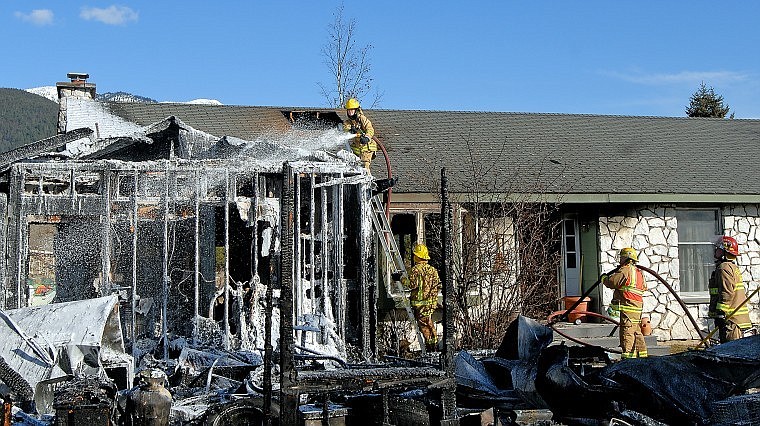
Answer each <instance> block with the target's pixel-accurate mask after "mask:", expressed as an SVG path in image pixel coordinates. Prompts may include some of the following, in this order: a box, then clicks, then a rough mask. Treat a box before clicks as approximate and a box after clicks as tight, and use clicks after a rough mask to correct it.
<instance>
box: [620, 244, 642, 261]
mask: <svg viewBox="0 0 760 426" xmlns="http://www.w3.org/2000/svg"><path fill="white" fill-rule="evenodd" d="M626 259H631V260H633V261H634V262H638V261H639V254H638V253H636V250H635V249H633V248H632V247H626V248H624V249H622V250H620V261H621V262H622V261H624V260H626Z"/></svg>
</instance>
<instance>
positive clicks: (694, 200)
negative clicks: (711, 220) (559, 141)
mask: <svg viewBox="0 0 760 426" xmlns="http://www.w3.org/2000/svg"><path fill="white" fill-rule="evenodd" d="M449 199H450V200H451V201H452V202H456V203H472V202H482V203H493V202H518V201H519V202H542V203H560V204H622V203H636V204H643V203H657V204H662V203H677V204H760V194H591V193H587V194H581V193H573V194H541V193H509V194H499V193H457V192H450V193H449ZM392 201H393V203H438V202H439V201H440V195H439V194H437V193H429V192H403V193H400V192H393V195H392Z"/></svg>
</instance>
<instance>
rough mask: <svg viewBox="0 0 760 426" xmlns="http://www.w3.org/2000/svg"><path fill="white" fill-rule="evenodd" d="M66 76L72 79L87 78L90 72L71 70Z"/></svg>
mask: <svg viewBox="0 0 760 426" xmlns="http://www.w3.org/2000/svg"><path fill="white" fill-rule="evenodd" d="M66 77H68V78H70V79H71V81H74V80H87V79H88V78H90V74H87V73H83V72H70V73H68V74H66Z"/></svg>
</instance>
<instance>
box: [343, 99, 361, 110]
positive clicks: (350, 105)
mask: <svg viewBox="0 0 760 426" xmlns="http://www.w3.org/2000/svg"><path fill="white" fill-rule="evenodd" d="M359 108H361V106H360V105H359V101H357V100H356V98H351V99H349V100H347V101H346V109H359Z"/></svg>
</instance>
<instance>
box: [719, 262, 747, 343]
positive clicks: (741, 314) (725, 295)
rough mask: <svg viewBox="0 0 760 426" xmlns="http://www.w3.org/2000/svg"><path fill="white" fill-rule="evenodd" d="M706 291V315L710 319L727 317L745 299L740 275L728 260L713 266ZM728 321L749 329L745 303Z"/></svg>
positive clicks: (735, 266) (733, 264) (737, 268)
mask: <svg viewBox="0 0 760 426" xmlns="http://www.w3.org/2000/svg"><path fill="white" fill-rule="evenodd" d="M708 289H709V290H710V307H709V312H708V315H709V316H711V317H717V316H728V315H729V314H730V313H732V312H734V310H736V308H737V307H738V306H739V305H741V304H742V303H743V302H744V300H745V299H746V298H747V293H746V291H745V289H744V280H743V279H742V273H741V271H739V267H738V266H737V265H736V264H735V263H734V262H732V261H730V260H723V261H721V262H720V263H718V264H716V265H715V270H714V271H713V273H712V275H710V282H709V284H708ZM729 321H731V322H733V323H734V324H736V325H738V326H739V328H742V329H748V328H751V327H752V322H751V321H750V319H749V307H748V306H747V304H746V303H745V304H744V306H742V307H741V308H740V309H739V310H738V311H736V312H735V313H734V314H733V315H731V318H729Z"/></svg>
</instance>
